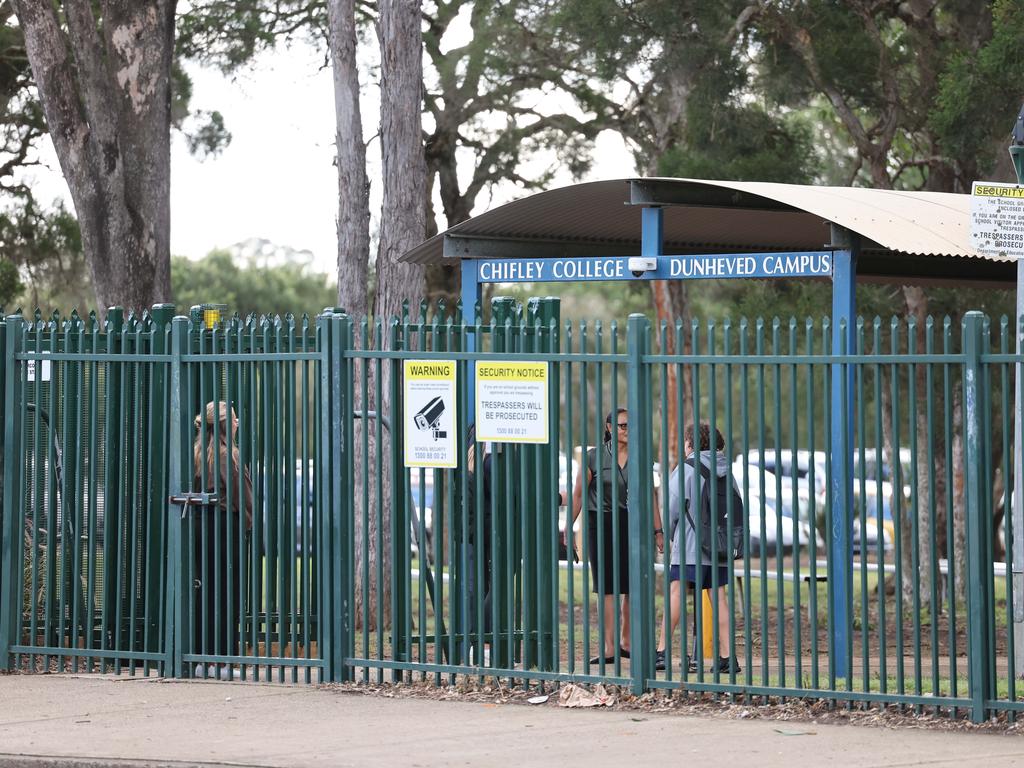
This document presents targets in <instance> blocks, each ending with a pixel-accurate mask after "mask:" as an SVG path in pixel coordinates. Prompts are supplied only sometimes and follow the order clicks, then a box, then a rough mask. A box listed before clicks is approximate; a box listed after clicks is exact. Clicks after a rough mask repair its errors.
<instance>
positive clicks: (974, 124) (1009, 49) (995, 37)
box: [930, 0, 1024, 173]
mask: <svg viewBox="0 0 1024 768" xmlns="http://www.w3.org/2000/svg"><path fill="white" fill-rule="evenodd" d="M1021 72H1024V0H998V1H997V2H996V3H995V6H994V8H993V12H992V38H991V40H989V41H988V42H987V43H986V44H985V45H984V46H982V47H981V48H980V49H979V50H977V51H976V52H969V51H963V52H960V53H958V54H957V55H956V56H954V57H953V59H952V60H951V61H950V63H949V66H948V68H947V69H946V71H945V72H944V73H943V75H942V78H941V80H940V82H939V91H938V94H937V96H936V99H935V104H934V108H933V109H932V112H931V115H930V123H931V125H932V127H933V129H934V131H935V133H936V134H937V135H938V137H939V138H940V139H941V141H942V143H943V145H944V147H945V149H946V151H947V152H948V153H949V154H950V155H951V156H953V157H973V156H976V157H977V158H978V161H979V167H980V168H981V169H984V170H985V172H987V173H991V170H992V165H993V162H994V160H995V153H996V152H999V151H1003V150H1005V147H1004V146H1002V145H1001V142H999V141H998V139H997V137H1003V136H1006V135H1008V134H1009V132H1010V128H1011V127H1012V125H1013V121H1014V118H1015V117H1016V115H1017V109H1018V108H1019V107H1020V103H1021V97H1022V92H1021V86H1020V79H1019V78H1020V74H1021ZM993 139H997V140H996V141H993Z"/></svg>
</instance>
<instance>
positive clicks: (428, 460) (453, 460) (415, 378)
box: [404, 360, 459, 467]
mask: <svg viewBox="0 0 1024 768" xmlns="http://www.w3.org/2000/svg"><path fill="white" fill-rule="evenodd" d="M455 370H456V367H455V361H454V360H406V361H405V366H404V373H405V376H404V382H405V403H404V405H405V409H404V413H405V466H407V467H457V466H458V465H459V457H458V455H457V453H456V448H455V445H456V440H455V426H456V425H455Z"/></svg>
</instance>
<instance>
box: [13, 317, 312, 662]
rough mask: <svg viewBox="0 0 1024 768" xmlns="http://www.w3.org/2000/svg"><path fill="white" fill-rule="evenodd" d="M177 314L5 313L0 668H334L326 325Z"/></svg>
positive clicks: (291, 320)
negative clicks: (228, 467)
mask: <svg viewBox="0 0 1024 768" xmlns="http://www.w3.org/2000/svg"><path fill="white" fill-rule="evenodd" d="M173 315H174V308H173V307H171V306H158V307H154V309H153V311H152V312H151V313H146V314H144V315H142V316H140V317H131V316H129V317H127V318H125V317H124V315H123V313H122V312H121V311H120V310H118V309H116V308H115V309H111V310H110V311H109V312H108V316H107V319H106V322H105V323H104V324H102V325H101V324H100V323H99V322H98V321H97V319H96V318H95V317H94V316H91V317H89V318H88V319H82V318H79V317H78V316H77V315H72V316H71V317H69V318H67V319H64V320H62V319H61V318H59V317H58V316H56V315H55V316H54V317H53V318H50V319H49V320H47V321H45V322H44V321H43V320H42V319H41V318H39V317H36V318H35V319H34V321H31V322H29V321H26V320H24V319H23V318H21V317H20V316H11V317H8V318H7V319H6V322H5V324H4V325H5V328H4V331H5V337H4V338H5V351H6V355H5V358H4V362H5V366H4V387H5V392H6V393H7V394H9V395H10V396H9V397H7V398H5V409H4V425H5V450H4V453H5V456H6V457H8V460H7V461H6V462H5V465H4V525H3V531H4V533H3V535H4V549H3V568H2V573H3V576H2V579H3V580H2V582H0V583H2V584H3V586H4V590H3V595H2V600H3V602H2V605H3V610H2V614H0V659H2V662H3V665H4V666H5V667H7V668H14V669H20V670H34V671H46V670H57V671H63V670H70V671H114V672H122V671H126V672H128V673H130V674H136V673H139V674H153V673H155V674H161V675H177V676H196V675H198V676H203V677H206V676H210V675H214V676H216V675H218V674H219V675H220V676H222V677H232V676H233V677H238V678H242V679H247V678H252V679H261V677H262V678H270V677H272V676H274V675H275V674H276V678H277V679H279V680H284V679H286V677H287V679H290V680H297V679H299V677H300V674H301V677H302V679H304V680H306V681H310V680H312V679H314V678H316V679H320V678H321V670H320V667H321V665H322V660H321V656H320V653H321V650H322V648H323V646H324V644H323V642H322V638H321V633H322V631H323V627H322V626H321V625H320V623H319V621H318V617H319V616H321V615H322V613H323V611H322V606H321V605H320V601H321V600H323V599H324V597H325V595H326V594H327V593H326V592H325V590H323V588H322V583H323V582H322V581H321V580H322V578H323V573H324V568H325V564H324V563H325V558H326V559H329V558H330V555H329V550H328V549H327V548H326V547H325V546H324V545H323V543H322V542H323V541H329V539H327V538H325V537H324V532H323V530H322V528H321V524H322V520H323V519H324V518H323V512H322V510H323V503H322V502H321V499H322V498H323V494H322V493H321V492H320V491H319V490H318V489H317V488H316V487H315V481H316V479H317V478H324V479H326V478H328V477H329V475H327V474H326V473H321V472H320V469H319V467H318V465H317V462H318V461H320V459H321V458H322V457H324V456H329V455H330V452H329V451H324V450H323V449H322V446H321V445H320V444H319V441H320V440H321V438H322V435H323V434H324V431H323V429H322V427H321V424H320V421H319V420H320V419H321V418H322V417H323V416H324V415H330V413H331V405H330V403H329V402H328V404H327V407H326V408H325V406H324V402H323V398H324V396H325V393H327V392H328V390H327V389H326V388H325V387H324V383H323V382H324V380H325V378H326V372H327V371H328V370H329V367H328V366H327V365H326V364H325V356H326V354H327V352H328V346H327V345H326V344H324V343H322V338H323V337H324V335H325V334H326V333H327V324H328V319H327V316H325V317H324V318H321V319H320V320H318V323H317V326H316V327H314V326H313V325H312V324H311V323H310V321H309V320H308V319H305V318H304V319H302V320H301V321H298V322H296V321H295V319H293V318H291V317H287V318H284V319H283V320H282V319H276V320H273V321H271V320H267V319H262V320H259V321H257V320H256V319H254V318H251V319H249V320H247V321H244V322H243V321H241V320H239V319H237V318H235V319H233V320H230V321H227V322H225V323H220V324H218V325H216V326H214V327H206V326H204V325H202V323H201V322H193V321H190V320H188V319H186V318H175V319H173V320H172V316H173ZM208 405H209V407H210V408H211V409H213V412H220V411H221V409H224V410H225V411H226V412H227V413H231V414H233V416H234V417H235V424H236V426H235V428H234V429H232V428H228V429H227V430H224V429H223V428H222V427H223V425H222V424H220V423H219V422H218V423H214V424H212V425H211V427H212V429H204V428H203V427H202V420H201V419H202V417H201V414H203V413H204V412H205V410H206V408H207V407H208ZM225 423H230V421H228V422H225ZM211 443H212V444H213V447H214V450H212V451H211V453H210V456H211V457H212V461H211V462H209V463H205V462H197V461H196V460H195V459H194V454H198V455H200V456H206V455H207V450H208V449H210V448H211ZM222 443H223V444H224V446H225V448H224V450H223V451H221V450H217V449H216V446H219V445H221V444H222ZM229 456H235V457H236V458H235V461H236V462H237V464H238V466H240V467H243V468H244V472H242V473H237V472H236V473H234V474H231V473H230V472H229V473H227V474H226V475H224V474H223V473H222V470H224V469H225V467H224V458H225V457H229ZM222 476H225V477H230V480H229V482H227V483H224V482H218V480H217V478H220V477H222ZM250 485H251V492H250V491H248V486H250ZM250 495H251V503H248V502H246V501H245V497H246V496H250ZM239 500H242V503H239ZM250 516H251V523H249V522H248V518H249V517H250ZM207 523H211V524H210V525H209V526H208V527H207ZM204 543H205V544H207V545H208V546H204ZM225 633H226V634H225Z"/></svg>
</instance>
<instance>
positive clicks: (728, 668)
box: [711, 656, 740, 674]
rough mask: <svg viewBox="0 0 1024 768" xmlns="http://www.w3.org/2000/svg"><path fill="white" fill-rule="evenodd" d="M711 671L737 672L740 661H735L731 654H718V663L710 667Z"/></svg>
mask: <svg viewBox="0 0 1024 768" xmlns="http://www.w3.org/2000/svg"><path fill="white" fill-rule="evenodd" d="M711 671H712V672H722V673H724V674H729V673H730V672H733V673H739V671H740V663H739V662H738V661H736V659H734V658H733V657H732V656H719V657H718V663H717V664H716V665H715V666H714V667H713V668H712V670H711Z"/></svg>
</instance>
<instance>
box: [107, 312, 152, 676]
mask: <svg viewBox="0 0 1024 768" xmlns="http://www.w3.org/2000/svg"><path fill="white" fill-rule="evenodd" d="M123 328H124V309H122V308H121V307H110V308H108V309H107V326H106V342H107V348H106V353H107V354H108V355H113V354H116V353H118V352H120V351H121V349H122V344H123V343H124V338H123V336H122V331H123ZM122 365H123V364H122V363H119V362H114V361H112V360H111V361H109V362H107V364H106V375H105V376H104V377H103V389H104V392H103V413H104V417H103V422H104V425H103V429H104V434H103V459H104V461H103V572H104V574H105V575H104V579H103V581H104V585H103V586H104V589H103V615H102V618H101V620H100V632H101V635H102V637H101V647H102V648H104V649H112V648H113V647H114V635H115V627H116V626H117V622H118V621H120V617H119V616H117V615H116V614H115V611H116V607H117V596H118V592H117V589H118V580H117V578H111V577H109V576H106V574H116V573H118V572H119V571H118V569H119V568H120V567H121V566H120V562H121V559H120V550H119V548H118V546H117V542H118V540H119V538H120V537H119V521H120V519H121V496H120V494H119V493H118V488H119V483H118V467H119V466H120V463H121V461H120V456H121V429H122V428H123V426H124V425H123V423H122V420H123V418H124V417H123V414H122V413H121V398H120V397H119V396H118V393H119V392H120V390H121V379H122V377H123V375H124V372H123V370H122ZM165 609H166V608H165ZM101 669H102V670H103V671H104V672H105V671H106V662H105V661H104V662H102V663H101Z"/></svg>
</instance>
